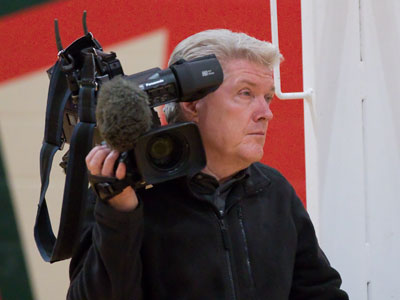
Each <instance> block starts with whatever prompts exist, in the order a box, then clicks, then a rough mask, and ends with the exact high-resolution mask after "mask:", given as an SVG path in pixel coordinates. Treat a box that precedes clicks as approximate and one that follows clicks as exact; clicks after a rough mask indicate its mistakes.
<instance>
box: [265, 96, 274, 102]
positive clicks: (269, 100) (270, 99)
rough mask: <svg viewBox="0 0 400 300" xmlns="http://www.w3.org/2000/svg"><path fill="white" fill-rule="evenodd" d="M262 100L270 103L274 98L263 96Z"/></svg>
mask: <svg viewBox="0 0 400 300" xmlns="http://www.w3.org/2000/svg"><path fill="white" fill-rule="evenodd" d="M264 98H265V101H267V102H268V103H270V102H271V101H272V99H273V98H274V96H265V97H264Z"/></svg>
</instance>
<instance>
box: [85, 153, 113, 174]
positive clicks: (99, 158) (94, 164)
mask: <svg viewBox="0 0 400 300" xmlns="http://www.w3.org/2000/svg"><path fill="white" fill-rule="evenodd" d="M110 152H111V149H109V148H105V147H102V148H100V149H97V151H96V153H94V155H93V157H92V158H91V159H90V160H88V161H87V162H86V165H87V168H88V169H89V172H90V173H91V174H92V175H101V171H102V168H103V163H104V159H105V158H106V157H107V155H108V154H109V153H110Z"/></svg>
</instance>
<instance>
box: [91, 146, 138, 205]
mask: <svg viewBox="0 0 400 300" xmlns="http://www.w3.org/2000/svg"><path fill="white" fill-rule="evenodd" d="M118 156H119V152H118V151H116V150H111V149H110V148H108V147H107V145H101V146H96V147H94V148H93V149H92V150H91V151H90V152H89V154H88V155H87V156H86V166H87V168H88V170H89V172H90V174H92V175H97V176H106V177H116V178H117V179H120V180H121V179H124V177H125V175H126V165H125V164H124V163H122V162H120V163H119V164H118V167H117V170H116V172H114V165H115V162H116V160H117V158H118ZM108 203H109V204H110V205H111V206H112V207H114V208H115V209H117V210H120V211H130V210H133V209H135V208H136V207H137V206H138V199H137V197H136V193H135V191H134V190H133V188H132V187H131V186H128V187H126V188H125V189H124V190H123V191H122V192H121V193H120V194H118V195H116V196H114V197H113V198H111V199H110V200H109V201H108Z"/></svg>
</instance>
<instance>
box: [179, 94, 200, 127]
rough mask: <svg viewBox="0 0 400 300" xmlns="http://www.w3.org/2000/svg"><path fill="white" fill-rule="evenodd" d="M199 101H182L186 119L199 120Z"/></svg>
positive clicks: (181, 104)
mask: <svg viewBox="0 0 400 300" xmlns="http://www.w3.org/2000/svg"><path fill="white" fill-rule="evenodd" d="M197 102H199V100H196V101H192V102H180V103H179V104H180V106H181V110H182V114H183V115H184V117H185V119H186V120H188V121H191V122H196V123H197V122H198V120H199V119H198V111H197Z"/></svg>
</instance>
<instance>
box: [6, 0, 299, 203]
mask: <svg viewBox="0 0 400 300" xmlns="http://www.w3.org/2000/svg"><path fill="white" fill-rule="evenodd" d="M278 2H279V3H278V20H279V30H280V38H281V40H280V48H281V52H282V53H283V55H284V57H285V61H284V62H283V64H282V66H281V76H282V81H283V82H282V87H283V90H284V91H300V90H302V80H303V79H302V61H301V11H300V0H279V1H278ZM205 3H206V4H205ZM83 10H87V11H88V18H87V20H88V27H89V31H91V32H92V33H93V34H94V36H95V37H96V39H97V40H99V41H100V43H101V44H102V45H103V46H107V45H109V44H112V43H116V42H120V41H123V40H126V39H130V38H132V37H134V36H137V35H141V34H143V33H146V32H149V31H153V30H155V29H159V28H166V29H167V30H168V31H169V40H168V47H167V49H168V54H169V53H170V52H171V51H172V49H173V48H174V46H175V45H176V44H177V43H178V42H179V41H180V40H182V39H183V38H185V37H187V36H188V35H190V34H193V33H195V32H198V31H201V30H204V29H209V28H228V29H231V30H234V31H243V32H246V33H248V34H250V35H252V36H255V37H257V38H260V39H265V40H271V30H270V28H271V27H270V14H269V1H266V0H251V1H250V0H214V1H199V0H162V1H160V0H159V1H157V0H146V1H137V0H130V1H127V0H124V1H112V0H110V1H106V2H104V1H99V0H90V1H89V0H79V1H78V0H69V1H57V2H52V3H50V4H45V5H40V6H36V7H34V8H31V9H28V10H25V11H20V12H18V13H16V14H12V15H8V16H6V17H3V18H1V19H0V45H1V47H0V59H1V65H0V84H1V83H4V81H6V80H8V79H11V78H15V77H18V76H21V75H23V74H25V73H27V72H31V71H35V70H37V69H42V68H45V67H48V66H49V65H51V64H53V63H54V62H55V60H56V54H57V49H56V45H55V41H54V40H55V39H54V29H53V20H54V18H58V20H59V23H60V32H61V37H62V42H63V46H64V47H65V46H67V45H68V44H69V43H71V42H72V41H73V40H75V39H76V38H78V37H79V36H81V35H82V23H81V19H82V12H83ZM117 54H118V53H117ZM138 59H140V58H138ZM165 64H166V62H165ZM26 101H35V99H26ZM272 109H273V112H274V119H273V121H272V122H271V123H270V126H269V132H268V138H267V142H266V145H265V155H264V158H263V162H265V163H267V164H269V165H271V166H273V167H276V168H277V169H279V170H280V171H281V172H282V173H283V174H284V175H285V176H286V177H287V178H288V179H289V181H290V182H291V183H292V184H293V185H294V187H295V189H296V191H297V193H298V194H299V196H300V197H301V198H302V200H303V202H304V203H305V199H306V195H305V161H304V125H303V104H302V100H296V101H288V102H285V101H279V100H275V101H274V102H273V104H272ZM43 122H44V116H43Z"/></svg>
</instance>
